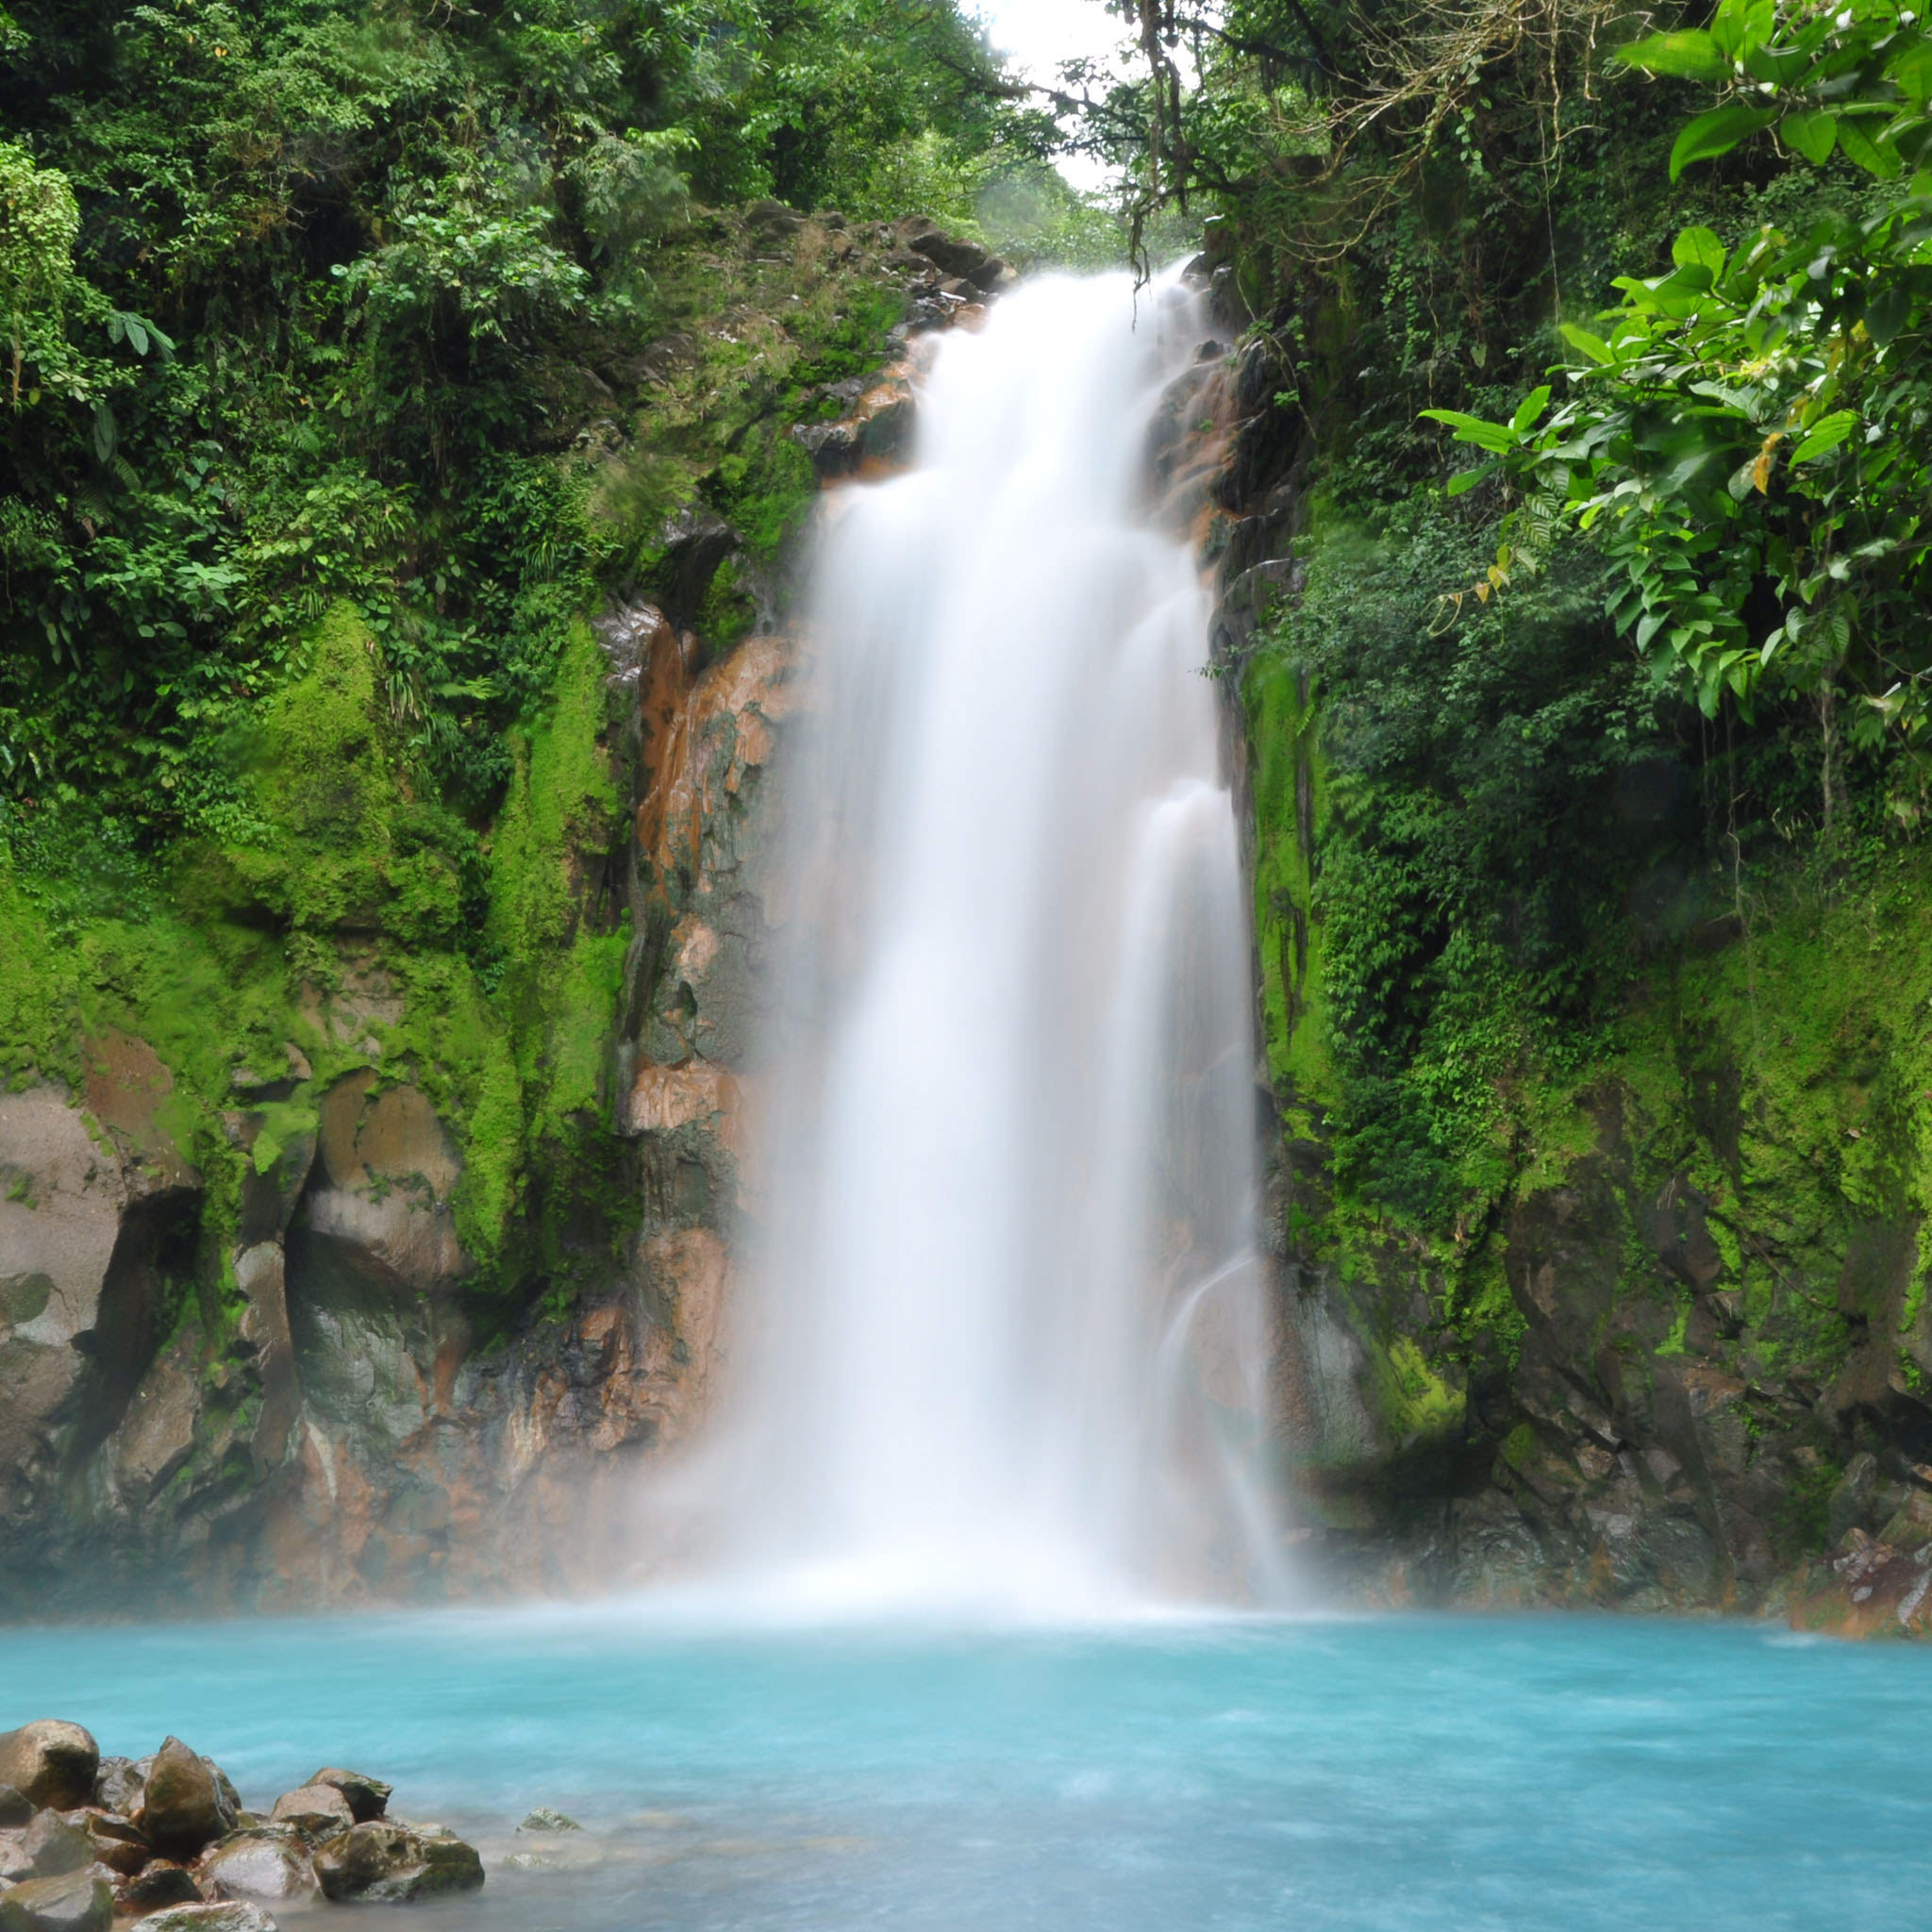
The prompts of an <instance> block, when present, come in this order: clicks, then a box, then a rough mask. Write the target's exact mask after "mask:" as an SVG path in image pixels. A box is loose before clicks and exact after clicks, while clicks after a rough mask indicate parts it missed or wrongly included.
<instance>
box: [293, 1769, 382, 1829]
mask: <svg viewBox="0 0 1932 1932" xmlns="http://www.w3.org/2000/svg"><path fill="white" fill-rule="evenodd" d="M311 1785H328V1786H329V1787H331V1788H332V1789H333V1790H338V1791H340V1792H341V1794H342V1796H343V1797H345V1798H346V1799H347V1800H348V1801H349V1813H350V1815H351V1816H352V1817H353V1818H354V1819H355V1821H356V1823H357V1824H368V1823H369V1821H370V1820H371V1819H372V1818H380V1817H381V1816H382V1814H383V1813H384V1812H385V1811H387V1810H388V1809H389V1801H390V1794H391V1791H392V1790H394V1787H393V1786H391V1785H386V1784H384V1783H383V1781H382V1780H381V1779H380V1778H379V1777H367V1776H365V1775H364V1774H362V1773H361V1772H359V1771H342V1770H340V1769H338V1768H335V1767H328V1768H325V1769H324V1770H322V1771H318V1772H315V1773H313V1774H311V1775H310V1776H309V1777H308V1780H307V1781H306V1783H305V1784H304V1786H303V1789H304V1790H307V1789H308V1787H309V1786H311Z"/></svg>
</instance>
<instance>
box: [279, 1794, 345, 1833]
mask: <svg viewBox="0 0 1932 1932" xmlns="http://www.w3.org/2000/svg"><path fill="white" fill-rule="evenodd" d="M269 1815H270V1816H271V1817H272V1818H273V1819H274V1820H275V1823H276V1824H292V1825H293V1826H294V1827H295V1828H296V1829H297V1830H298V1831H305V1832H307V1833H308V1836H309V1837H310V1838H313V1839H325V1838H335V1837H337V1836H339V1835H340V1834H341V1833H342V1832H345V1831H347V1830H348V1828H349V1827H350V1825H352V1824H358V1823H359V1822H360V1821H359V1820H358V1818H357V1816H356V1813H355V1809H354V1807H352V1806H351V1805H350V1803H349V1801H348V1799H347V1798H346V1797H344V1796H343V1795H342V1793H341V1790H338V1789H337V1788H336V1787H335V1786H334V1785H304V1786H302V1788H301V1789H300V1790H293V1791H284V1792H283V1793H282V1795H281V1796H280V1797H279V1798H277V1799H276V1800H275V1809H274V1811H272V1812H271V1813H270V1814H269Z"/></svg>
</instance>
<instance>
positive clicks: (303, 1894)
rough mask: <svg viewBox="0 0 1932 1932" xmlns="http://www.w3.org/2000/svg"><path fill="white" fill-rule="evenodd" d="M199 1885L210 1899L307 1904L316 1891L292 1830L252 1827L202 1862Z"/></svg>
mask: <svg viewBox="0 0 1932 1932" xmlns="http://www.w3.org/2000/svg"><path fill="white" fill-rule="evenodd" d="M200 1875H201V1882H202V1884H203V1886H204V1887H205V1888H206V1889H207V1890H208V1894H209V1895H210V1896H211V1897H214V1898H224V1899H232V1898H253V1899H267V1900H269V1901H271V1902H272V1903H274V1904H277V1905H297V1904H306V1903H308V1901H309V1900H310V1899H312V1898H314V1896H315V1894H316V1893H317V1891H319V1890H321V1885H320V1883H319V1881H318V1880H317V1878H316V1875H315V1867H314V1865H313V1864H312V1863H311V1862H310V1860H309V1857H308V1847H307V1846H306V1845H305V1844H304V1843H303V1841H302V1837H301V1834H300V1833H299V1832H298V1831H296V1830H295V1829H293V1828H292V1827H291V1826H283V1827H280V1828H277V1827H275V1826H274V1825H268V1826H256V1827H253V1828H251V1829H249V1830H246V1831H238V1832H235V1833H233V1834H232V1835H231V1836H230V1837H227V1838H225V1839H224V1840H222V1841H221V1843H220V1844H218V1845H216V1846H215V1847H214V1849H213V1850H212V1851H210V1852H208V1854H207V1855H206V1856H205V1857H203V1858H202V1861H201V1867H200Z"/></svg>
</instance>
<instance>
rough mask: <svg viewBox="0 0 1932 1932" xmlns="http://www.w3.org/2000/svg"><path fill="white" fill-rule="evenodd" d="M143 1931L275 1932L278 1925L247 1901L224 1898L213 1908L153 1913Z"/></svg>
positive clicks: (174, 1907) (142, 1928) (189, 1908)
mask: <svg viewBox="0 0 1932 1932" xmlns="http://www.w3.org/2000/svg"><path fill="white" fill-rule="evenodd" d="M141 1932H276V1928H275V1921H274V1920H273V1919H271V1918H270V1917H269V1915H268V1914H267V1913H266V1912H265V1911H263V1910H262V1908H261V1907H259V1906H258V1905H251V1904H250V1903H249V1902H248V1901H247V1900H246V1899H239V1898H237V1899H223V1900H220V1901H219V1902H217V1903H215V1904H212V1905H202V1906H170V1907H168V1909H167V1910H166V1911H164V1912H150V1913H149V1914H148V1916H147V1917H146V1918H144V1919H143V1920H142V1922H141Z"/></svg>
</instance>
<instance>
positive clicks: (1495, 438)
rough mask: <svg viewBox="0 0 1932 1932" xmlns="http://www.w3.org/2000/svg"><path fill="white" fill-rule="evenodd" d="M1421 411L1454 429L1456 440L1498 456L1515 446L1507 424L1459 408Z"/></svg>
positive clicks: (1512, 434)
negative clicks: (1467, 412) (1491, 451)
mask: <svg viewBox="0 0 1932 1932" xmlns="http://www.w3.org/2000/svg"><path fill="white" fill-rule="evenodd" d="M1545 393H1547V391H1545ZM1422 413H1423V414H1424V416H1426V417H1427V418H1428V419H1429V420H1430V421H1431V422H1433V423H1441V424H1445V425H1447V426H1448V427H1449V428H1451V429H1453V430H1455V432H1456V440H1457V441H1458V442H1473V443H1474V444H1475V445H1476V447H1477V448H1479V449H1488V450H1494V451H1495V452H1496V453H1497V454H1498V455H1499V456H1500V455H1501V454H1502V453H1503V451H1505V450H1507V449H1513V448H1514V447H1515V446H1516V436H1515V432H1514V431H1513V430H1511V429H1510V428H1509V426H1508V425H1507V424H1503V423H1485V422H1484V421H1483V419H1482V418H1481V417H1480V416H1468V415H1465V414H1464V413H1463V412H1462V411H1461V410H1460V409H1424V410H1423V411H1422Z"/></svg>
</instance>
